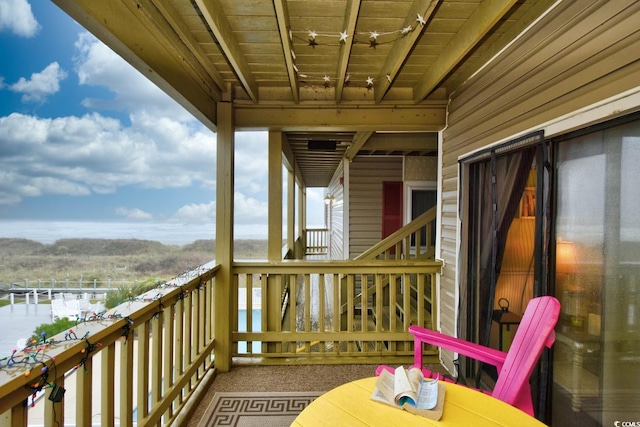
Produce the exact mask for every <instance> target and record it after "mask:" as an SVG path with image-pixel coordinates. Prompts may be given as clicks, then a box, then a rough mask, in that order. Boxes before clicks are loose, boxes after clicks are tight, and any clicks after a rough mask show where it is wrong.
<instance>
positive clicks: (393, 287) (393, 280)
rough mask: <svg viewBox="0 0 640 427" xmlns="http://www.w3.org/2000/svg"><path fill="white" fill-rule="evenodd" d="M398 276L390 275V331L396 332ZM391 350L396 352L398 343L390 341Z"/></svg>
mask: <svg viewBox="0 0 640 427" xmlns="http://www.w3.org/2000/svg"><path fill="white" fill-rule="evenodd" d="M397 280H398V276H396V275H395V274H390V275H389V330H390V331H395V330H396V327H397V326H396V317H397V316H396V304H397V301H396V297H397V293H398V283H397ZM388 345H389V350H390V351H392V352H393V351H395V350H396V342H395V341H390V342H389V344H388Z"/></svg>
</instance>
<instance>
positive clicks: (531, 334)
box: [376, 296, 560, 416]
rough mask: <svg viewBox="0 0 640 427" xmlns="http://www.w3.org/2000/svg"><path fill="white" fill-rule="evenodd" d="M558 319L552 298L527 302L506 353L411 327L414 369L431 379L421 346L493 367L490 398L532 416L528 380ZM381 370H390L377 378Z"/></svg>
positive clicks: (382, 367) (549, 342)
mask: <svg viewBox="0 0 640 427" xmlns="http://www.w3.org/2000/svg"><path fill="white" fill-rule="evenodd" d="M559 316H560V303H559V302H558V300H557V299H555V298H554V297H551V296H543V297H538V298H533V299H532V300H530V301H529V304H528V305H527V309H526V310H525V312H524V315H523V316H522V321H521V322H520V325H519V326H518V331H517V332H516V334H515V336H514V337H513V341H512V343H511V347H510V348H509V351H508V352H504V351H500V350H496V349H493V348H489V347H485V346H482V345H479V344H475V343H472V342H469V341H465V340H462V339H459V338H455V337H450V336H447V335H444V334H441V333H439V332H435V331H431V330H429V329H425V328H422V327H420V326H416V325H412V326H410V327H409V332H411V333H412V334H413V335H414V347H415V348H414V360H413V366H416V367H420V368H422V370H423V372H424V373H425V376H428V377H433V374H432V372H431V371H429V370H427V369H424V368H423V367H422V347H423V346H422V343H426V344H431V345H434V346H436V347H441V348H444V349H447V350H451V351H454V352H456V353H459V354H462V355H464V356H466V357H470V358H472V359H475V360H478V361H480V362H483V363H488V364H490V365H493V366H495V367H496V369H497V371H498V379H497V381H496V384H495V387H494V389H493V392H492V393H490V394H491V395H492V396H493V397H495V398H497V399H500V400H502V401H504V402H506V403H508V404H510V405H512V406H515V407H516V408H519V409H521V410H522V411H524V412H526V413H528V414H529V415H531V416H533V415H534V413H533V401H532V399H531V387H530V386H529V377H530V376H531V373H532V372H533V369H534V367H535V365H536V363H537V361H538V359H539V358H540V355H541V354H542V350H543V349H544V347H545V346H546V347H549V348H550V347H551V346H552V345H553V342H554V341H555V338H556V335H555V332H554V330H553V329H554V327H555V325H556V323H557V322H558V317H559ZM382 369H392V368H390V367H387V366H384V365H381V366H379V367H378V370H377V371H376V374H379V373H380V371H381V370H382Z"/></svg>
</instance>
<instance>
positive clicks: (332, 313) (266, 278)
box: [231, 260, 441, 363]
mask: <svg viewBox="0 0 640 427" xmlns="http://www.w3.org/2000/svg"><path fill="white" fill-rule="evenodd" d="M233 270H234V283H233V287H232V289H233V292H234V294H233V295H234V296H235V298H236V300H235V301H234V303H232V307H238V306H240V307H241V309H240V310H238V311H236V312H235V313H233V319H232V322H231V325H232V341H233V343H234V349H233V356H234V357H236V358H251V359H255V358H261V359H260V360H261V361H262V363H295V362H298V363H313V362H314V361H315V362H318V363H330V362H331V361H333V362H335V363H356V362H360V363H362V362H363V360H366V361H367V363H382V362H385V363H390V362H391V361H393V360H398V361H401V362H410V358H411V355H412V354H413V353H412V352H413V348H412V343H413V340H412V337H411V335H410V334H409V333H408V332H407V328H408V327H409V325H410V324H419V325H423V326H425V327H428V328H433V326H434V325H435V315H436V306H435V304H436V298H435V295H436V290H435V286H436V285H435V284H436V275H437V274H439V273H440V271H441V263H440V262H438V261H433V260H408V261H384V260H367V261H330V262H329V261H327V262H314V261H307V262H305V261H283V262H267V263H265V262H250V261H247V262H236V263H235V264H234V268H233ZM340 283H346V286H340V285H339V284H340ZM286 289H288V293H286V292H284V290H286ZM283 295H286V300H283ZM356 300H358V301H359V302H356ZM342 307H345V309H344V313H343V310H342ZM242 308H244V309H242ZM403 313H409V315H404V314H403ZM433 354H435V352H434V353H433Z"/></svg>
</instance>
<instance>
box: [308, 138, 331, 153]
mask: <svg viewBox="0 0 640 427" xmlns="http://www.w3.org/2000/svg"><path fill="white" fill-rule="evenodd" d="M307 149H308V150H312V151H336V141H330V140H318V139H310V140H308V141H307Z"/></svg>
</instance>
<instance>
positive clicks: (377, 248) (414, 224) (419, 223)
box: [354, 207, 436, 260]
mask: <svg viewBox="0 0 640 427" xmlns="http://www.w3.org/2000/svg"><path fill="white" fill-rule="evenodd" d="M435 220H436V208H435V207H433V208H431V209H429V210H428V211H426V212H425V213H423V214H422V215H420V216H419V217H417V218H416V219H414V220H413V221H411V222H410V223H409V224H407V225H405V226H403V227H401V228H400V229H398V230H396V231H395V232H393V233H391V234H390V235H388V236H387V237H385V238H384V239H382V240H381V241H380V242H378V243H376V244H375V245H373V246H372V247H370V248H369V249H367V250H366V251H364V252H363V253H361V254H360V255H358V256H357V257H355V258H354V260H364V259H376V258H377V257H378V256H379V255H381V254H383V253H384V252H385V251H387V250H389V249H391V248H392V247H394V246H396V245H397V244H399V243H401V242H402V241H403V240H404V239H406V238H407V237H408V236H410V235H411V234H412V233H415V232H417V231H418V230H420V229H421V228H422V227H424V226H425V225H427V224H429V223H430V222H432V221H435ZM426 243H427V244H429V245H430V242H426ZM427 252H429V251H427Z"/></svg>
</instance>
